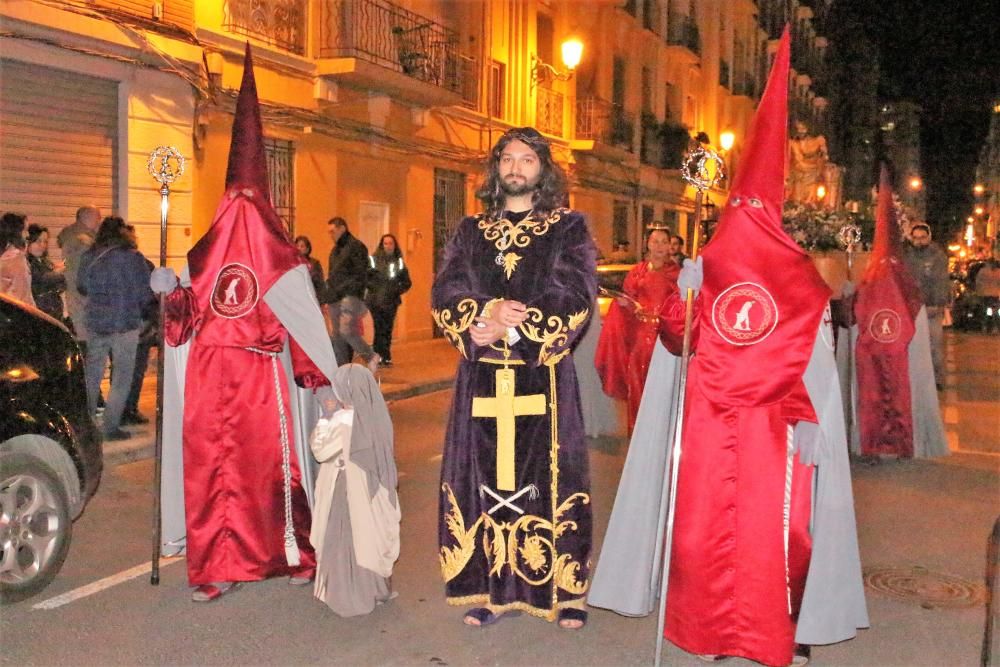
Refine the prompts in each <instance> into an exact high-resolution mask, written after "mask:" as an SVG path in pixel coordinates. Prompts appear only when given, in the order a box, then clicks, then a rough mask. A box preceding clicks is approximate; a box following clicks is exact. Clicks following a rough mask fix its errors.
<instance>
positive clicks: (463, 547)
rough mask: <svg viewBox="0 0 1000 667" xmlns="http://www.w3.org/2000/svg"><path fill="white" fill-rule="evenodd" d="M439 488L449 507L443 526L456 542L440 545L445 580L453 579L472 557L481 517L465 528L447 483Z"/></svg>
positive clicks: (456, 502) (453, 495) (460, 512)
mask: <svg viewBox="0 0 1000 667" xmlns="http://www.w3.org/2000/svg"><path fill="white" fill-rule="evenodd" d="M441 490H442V491H444V492H445V494H447V497H448V504H449V506H450V509H449V510H448V511H447V512H446V513H445V515H444V522H445V526H446V527H447V528H448V532H449V533H450V534H451V536H452V537H454V538H455V541H456V542H457V543H458V544H457V545H456V546H454V547H441V553H440V555H439V559H440V561H441V574H442V576H444V580H445V581H446V582H448V581H451V580H452V579H454V578H455V577H456V576H458V574H459V573H460V572H461V571H462V570H463V569H465V566H466V564H468V562H469V560H470V559H471V558H472V554H473V552H475V550H476V532H477V531H478V530H479V524H481V523H482V521H483V519H482V517H480V518H479V519H478V520H477V521H476V522H475V523H474V524H472V527H471V528H469V529H468V530H466V529H465V519H464V518H463V517H462V511H461V510H460V509H459V508H458V500H456V499H455V494H454V492H453V491H452V490H451V487H450V486H449V485H448V484H442V485H441Z"/></svg>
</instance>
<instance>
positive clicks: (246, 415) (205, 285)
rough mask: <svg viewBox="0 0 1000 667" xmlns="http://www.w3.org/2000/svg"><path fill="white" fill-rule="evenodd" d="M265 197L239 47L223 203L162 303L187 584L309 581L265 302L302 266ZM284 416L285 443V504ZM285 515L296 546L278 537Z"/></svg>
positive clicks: (259, 143)
mask: <svg viewBox="0 0 1000 667" xmlns="http://www.w3.org/2000/svg"><path fill="white" fill-rule="evenodd" d="M268 192H269V190H268V186H267V172H266V162H265V156H264V146H263V134H262V129H261V121H260V108H259V105H258V102H257V89H256V84H255V81H254V76H253V63H252V60H251V55H250V47H249V45H247V50H246V58H245V63H244V71H243V82H242V85H241V87H240V95H239V99H238V100H237V105H236V117H235V120H234V124H233V136H232V144H231V146H230V153H229V167H228V170H227V173H226V194H225V195H224V196H223V200H222V203H221V204H220V205H219V208H218V210H217V211H216V214H215V219H214V221H213V222H212V226H211V228H210V229H209V231H208V232H207V233H206V234H205V236H204V237H202V239H201V240H199V241H198V243H197V244H195V246H194V248H192V249H191V251H190V252H189V253H188V265H189V269H190V274H191V287H190V288H179V289H176V290H174V291H173V292H172V293H171V294H170V295H169V297H168V298H167V320H166V322H165V329H166V333H165V335H166V341H167V343H168V344H169V345H173V346H177V345H180V344H182V343H184V342H185V341H187V340H188V339H192V342H191V351H190V357H189V358H188V363H187V373H186V376H185V387H184V405H185V409H184V420H183V443H184V444H183V457H184V508H185V521H186V528H187V565H188V581H189V582H190V584H191V585H193V586H197V585H201V584H208V583H212V582H224V581H254V580H260V579H265V578H268V577H272V576H276V575H282V574H294V575H296V576H311V575H312V573H313V571H314V569H315V566H316V562H315V555H314V552H313V548H312V546H311V545H310V543H309V530H310V514H309V507H308V503H307V500H306V495H305V492H304V490H303V488H302V484H301V474H300V469H299V465H298V461H297V460H296V455H295V447H294V441H293V440H294V429H292V428H291V414H292V413H291V407H290V405H289V397H288V394H287V391H286V390H283V389H280V387H287V381H286V379H285V375H284V371H283V369H282V367H281V364H280V363H278V362H277V359H276V356H275V355H277V354H278V353H280V352H281V351H282V349H283V348H284V345H285V342H286V340H288V332H287V330H286V329H285V327H284V326H283V325H282V324H281V322H280V321H279V320H278V318H277V317H276V316H275V315H274V313H273V312H272V311H271V309H270V308H269V307H268V306H267V304H266V303H265V301H264V298H263V297H264V295H265V294H267V292H268V290H270V289H271V287H272V286H273V285H274V284H275V282H276V281H277V280H278V279H279V278H281V277H282V275H284V274H285V273H286V272H287V271H289V270H292V269H294V268H295V267H296V266H297V265H299V264H300V263H301V262H302V259H301V258H300V256H299V255H298V252H297V251H296V249H295V246H293V245H292V243H291V241H290V240H289V238H288V235H287V233H286V232H285V230H284V227H283V225H282V222H281V220H280V218H279V217H278V215H277V214H276V213H275V211H274V208H273V207H272V206H271V202H270V199H269V194H268ZM291 348H292V353H293V354H292V357H293V368H294V369H295V376H296V379H297V380H299V381H300V383H302V384H305V385H306V386H317V385H321V384H328V381H327V380H326V379H325V378H324V377H323V376H322V374H321V373H320V372H319V371H318V369H316V367H315V366H314V365H312V363H311V362H309V361H308V359H307V358H306V357H305V355H303V354H301V353H299V352H300V351H299V350H297V346H295V345H294V341H292V344H291ZM275 373H277V374H278V375H277V381H276V375H275ZM276 385H277V386H276ZM279 401H280V403H279ZM282 410H283V412H284V415H285V416H286V431H287V436H288V440H289V443H288V444H289V452H288V456H289V461H288V464H289V468H290V494H289V495H290V498H289V500H290V507H288V506H287V505H286V493H285V474H284V465H283V458H284V455H283V446H282V438H281V431H282V428H283V427H282V423H281V421H282V420H281V411H282ZM286 511H287V512H290V514H291V519H292V522H291V523H292V525H293V533H294V542H295V545H294V546H292V545H290V544H288V543H286V540H285V531H286V525H287V520H286V518H287V517H286ZM296 547H297V550H296ZM296 552H297V553H296ZM296 560H298V562H297V563H296V562H295V561H296Z"/></svg>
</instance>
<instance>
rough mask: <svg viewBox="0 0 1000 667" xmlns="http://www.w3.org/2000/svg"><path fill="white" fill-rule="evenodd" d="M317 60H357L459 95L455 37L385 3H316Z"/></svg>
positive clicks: (460, 70)
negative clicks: (317, 16)
mask: <svg viewBox="0 0 1000 667" xmlns="http://www.w3.org/2000/svg"><path fill="white" fill-rule="evenodd" d="M320 22H321V24H320V44H319V49H318V53H319V57H320V58H359V59H361V60H365V61H368V62H370V63H374V64H376V65H380V66H382V67H385V68H387V69H390V70H393V71H396V72H401V73H403V74H405V75H407V76H411V77H413V78H415V79H419V80H420V81H424V82H426V83H430V84H433V85H435V86H440V87H442V88H445V89H447V90H450V91H452V92H454V93H458V94H459V95H462V94H463V93H465V92H467V91H466V85H465V83H463V81H464V79H465V78H466V72H465V67H464V65H465V64H466V61H464V60H462V59H461V58H460V57H459V53H458V33H457V32H455V31H454V30H451V29H449V28H447V27H445V26H443V25H441V24H440V23H437V22H436V21H433V20H431V19H429V18H427V17H425V16H422V15H420V14H417V13H415V12H411V11H409V10H407V9H404V8H402V7H400V6H398V5H395V4H393V3H391V2H387V1H386V0H324V1H322V2H320Z"/></svg>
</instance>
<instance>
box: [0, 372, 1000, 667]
mask: <svg viewBox="0 0 1000 667" xmlns="http://www.w3.org/2000/svg"><path fill="white" fill-rule="evenodd" d="M449 399H450V392H438V393H434V394H429V395H426V396H422V397H418V398H412V399H407V400H404V401H399V402H397V403H395V404H393V405H392V406H391V411H392V414H393V419H394V423H395V428H396V448H397V459H398V465H399V469H400V473H401V475H400V488H399V492H400V498H401V503H402V510H403V524H402V552H401V556H400V559H399V562H398V563H397V567H396V570H395V575H394V577H393V587H394V589H395V590H396V591H398V593H399V597H398V598H397V599H395V600H393V601H391V602H390V603H388V604H386V605H384V606H382V607H380V608H378V609H376V610H375V612H373V613H372V614H371V615H369V616H364V617H360V618H352V619H343V618H340V617H338V616H336V615H335V614H333V613H332V612H331V611H330V610H329V609H328V608H327V607H326V606H325V605H323V604H321V603H320V602H319V601H317V600H315V599H314V598H313V597H312V592H311V587H305V588H299V587H292V586H289V585H287V584H286V582H285V580H283V579H280V580H272V581H267V582H262V583H256V584H251V585H246V586H244V587H243V588H242V589H241V590H239V591H237V592H234V593H233V594H232V595H231V596H227V597H225V598H223V599H221V600H219V601H217V602H214V603H211V604H195V603H192V602H191V601H190V597H189V596H190V589H189V588H188V587H187V584H186V578H185V566H184V564H183V561H180V560H173V561H164V565H163V568H162V571H161V584H160V585H159V586H158V587H152V586H150V585H149V583H148V575H142V576H138V577H134V578H131V579H128V580H126V581H123V582H122V583H118V584H116V585H113V586H111V587H109V588H106V589H104V590H101V591H100V592H97V593H94V594H92V595H89V596H86V597H81V598H79V599H75V600H73V601H71V602H68V603H66V604H64V605H62V606H59V607H56V608H53V609H44V608H37V606H38V605H40V604H45V602H46V601H47V600H51V599H52V598H53V597H55V596H59V595H60V594H64V593H67V592H70V593H72V592H73V591H78V589H79V588H80V587H82V586H85V585H88V584H92V583H93V582H95V581H98V580H101V579H103V578H105V577H110V576H114V575H119V576H121V575H120V573H122V572H127V571H129V570H130V569H131V568H135V567H137V566H142V565H143V564H145V563H148V561H149V558H150V546H149V545H150V542H149V537H148V536H149V533H150V516H151V512H150V501H151V496H150V492H149V487H150V479H151V473H152V464H151V462H149V461H142V462H138V463H131V464H127V465H121V466H118V467H115V468H111V469H109V470H108V471H107V472H106V474H105V478H104V481H103V484H102V487H101V489H100V491H99V493H98V495H97V496H96V497H95V499H94V500H93V502H92V503H91V505H90V506H89V507H88V509H87V511H86V513H85V514H84V516H83V517H82V518H81V519H80V520H79V521H78V522H77V524H76V525H75V528H74V541H73V545H72V549H71V552H70V555H69V559H68V560H67V562H66V565H65V566H64V568H63V571H62V572H61V574H60V575H59V577H58V578H57V579H56V581H55V582H53V584H52V585H51V586H50V587H49V588H48V589H46V590H45V591H44V592H43V593H42V594H41V595H39V596H37V597H35V598H33V599H31V600H28V601H26V602H23V603H21V604H18V605H14V606H12V607H7V608H4V609H2V610H0V616H2V618H0V645H2V651H0V664H3V665H67V664H74V665H144V664H155V665H166V664H170V665H305V664H325V665H641V664H650V663H651V662H652V652H653V646H654V638H655V637H654V636H655V630H656V622H655V618H653V617H649V618H643V619H628V618H623V617H620V616H616V615H615V614H612V613H610V612H606V611H602V610H592V611H591V618H590V622H589V624H588V625H587V627H586V628H585V629H584V630H582V631H578V632H572V631H567V630H562V629H559V628H558V627H557V626H555V625H554V624H549V623H546V622H544V621H541V620H538V619H534V618H529V617H527V616H522V617H520V618H512V619H505V620H504V621H502V622H501V623H499V624H497V625H495V626H492V627H488V628H482V629H476V628H470V627H466V626H464V625H463V624H462V623H461V614H462V610H461V609H459V608H455V607H450V606H448V605H447V604H446V603H445V601H444V596H443V586H442V583H441V577H440V571H439V568H438V563H437V546H436V515H437V484H438V481H439V480H438V476H439V466H440V452H441V442H442V440H443V430H444V422H445V419H446V415H447V410H448V401H449ZM591 444H592V449H591V464H592V479H593V487H594V488H593V499H594V512H595V527H596V529H597V531H598V534H597V536H596V537H597V540H598V542H597V544H598V545H599V544H600V539H601V538H602V537H603V535H602V532H603V530H604V526H605V525H606V523H607V517H608V514H609V512H610V507H611V503H612V501H613V496H614V492H615V488H616V486H617V481H618V476H619V474H620V471H621V466H622V464H623V462H624V451H623V448H624V443H622V442H615V441H604V442H593V443H591ZM855 488H856V493H857V496H858V497H857V504H858V514H859V521H860V522H861V524H862V526H861V529H860V533H861V542H862V553H863V557H864V559H865V561H866V564H867V562H869V561H871V562H879V563H916V564H920V563H924V562H926V563H927V564H928V565H930V566H932V567H935V568H940V567H944V568H949V569H950V571H953V572H956V571H957V574H960V575H965V576H968V577H970V578H974V577H975V576H980V575H981V573H982V558H981V556H979V554H980V553H983V552H984V549H985V542H984V541H983V539H984V538H982V536H984V535H985V534H986V532H985V531H987V530H988V526H989V525H990V523H991V521H992V518H991V514H992V513H995V511H996V503H995V496H994V497H993V499H991V497H990V496H991V489H992V490H993V491H995V490H996V489H997V488H998V487H997V465H996V461H995V459H992V458H982V457H981V456H980V457H976V456H972V455H962V454H959V455H956V456H952V457H950V458H949V460H948V461H947V462H945V463H932V462H908V463H903V464H895V466H889V465H883V466H878V467H875V468H869V467H861V468H856V469H855ZM942 492H947V494H944V493H942ZM941 497H946V498H947V502H946V503H943V504H941V508H940V510H938V509H935V507H936V504H935V499H936V498H941ZM928 518H929V520H930V523H929V526H928V521H927V519H928ZM927 528H929V529H930V532H924V531H925V529H927ZM597 553H598V552H597V550H596V549H595V558H596V555H597ZM869 610H870V612H871V615H872V620H873V624H874V626H875V628H874V629H872V630H868V631H864V632H862V633H861V635H860V636H859V637H858V638H857V639H855V640H853V641H850V642H845V643H843V644H840V645H836V646H832V647H817V648H816V649H814V652H813V664H817V665H841V664H844V665H847V664H851V665H958V664H976V663H977V662H978V651H979V642H980V641H981V637H982V634H981V633H982V618H983V616H982V608H981V606H980V607H977V608H971V609H959V610H951V609H930V610H929V609H923V608H920V607H919V606H914V605H912V604H908V603H903V602H898V601H895V600H890V599H886V598H884V597H877V596H875V595H873V594H870V595H869ZM665 658H666V663H665V664H672V665H701V664H704V663H702V662H701V661H699V660H698V659H697V658H695V657H693V656H690V655H687V654H684V653H682V652H681V651H679V650H678V649H676V648H673V647H672V646H670V645H667V648H666V652H665ZM727 664H728V665H732V666H733V667H737V666H738V665H747V664H751V663H748V662H746V661H743V660H731V661H728V662H727Z"/></svg>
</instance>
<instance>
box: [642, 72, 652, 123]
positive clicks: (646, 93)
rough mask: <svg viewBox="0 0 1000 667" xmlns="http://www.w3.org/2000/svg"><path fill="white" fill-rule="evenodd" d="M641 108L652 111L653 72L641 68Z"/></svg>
mask: <svg viewBox="0 0 1000 667" xmlns="http://www.w3.org/2000/svg"><path fill="white" fill-rule="evenodd" d="M642 110H643V111H646V112H648V113H653V72H652V71H651V70H650V69H649V68H648V67H643V68H642Z"/></svg>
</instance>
